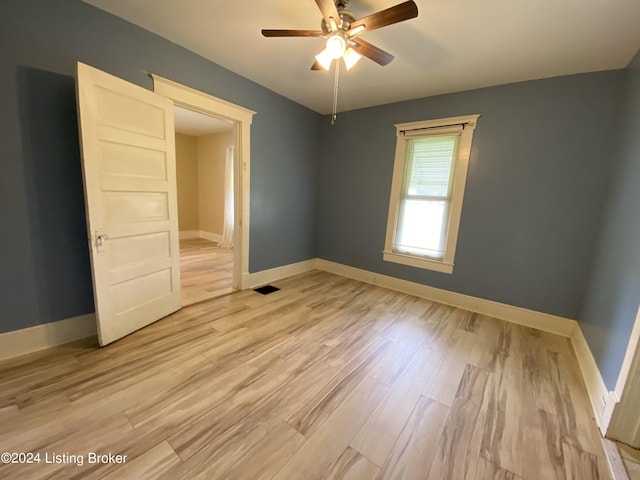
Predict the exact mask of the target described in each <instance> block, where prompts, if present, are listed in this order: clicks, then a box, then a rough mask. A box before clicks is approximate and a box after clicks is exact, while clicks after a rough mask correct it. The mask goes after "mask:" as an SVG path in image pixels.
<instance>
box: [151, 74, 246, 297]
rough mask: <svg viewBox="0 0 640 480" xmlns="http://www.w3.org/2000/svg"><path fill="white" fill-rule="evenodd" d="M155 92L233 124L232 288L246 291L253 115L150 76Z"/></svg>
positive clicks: (169, 81) (198, 92) (230, 104)
mask: <svg viewBox="0 0 640 480" xmlns="http://www.w3.org/2000/svg"><path fill="white" fill-rule="evenodd" d="M151 77H152V78H153V89H154V92H156V93H158V94H160V95H162V96H163V97H166V98H169V99H170V100H172V101H173V102H174V104H175V105H178V106H180V107H184V108H187V109H189V110H192V111H196V112H200V113H204V114H206V115H210V116H214V117H218V118H221V119H225V120H228V121H231V122H233V124H234V126H235V129H234V138H233V140H234V144H233V147H234V158H235V162H234V168H233V184H234V225H235V227H234V233H233V245H234V247H233V275H232V286H233V288H235V289H238V290H243V289H246V288H248V287H249V283H250V281H249V225H250V211H249V205H250V199H249V193H250V192H249V179H250V172H251V162H250V150H251V149H250V145H251V122H252V120H253V115H254V114H255V112H254V111H252V110H249V109H246V108H244V107H240V106H238V105H235V104H233V103H230V102H227V101H225V100H222V99H219V98H216V97H214V96H212V95H209V94H206V93H203V92H200V91H198V90H194V89H192V88H190V87H186V86H184V85H181V84H179V83H176V82H173V81H171V80H168V79H166V78H163V77H160V76H158V75H154V74H152V75H151Z"/></svg>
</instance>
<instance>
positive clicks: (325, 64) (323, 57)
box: [316, 48, 333, 70]
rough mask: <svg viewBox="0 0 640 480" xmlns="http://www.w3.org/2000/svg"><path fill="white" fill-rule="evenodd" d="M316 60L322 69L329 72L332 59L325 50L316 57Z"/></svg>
mask: <svg viewBox="0 0 640 480" xmlns="http://www.w3.org/2000/svg"><path fill="white" fill-rule="evenodd" d="M316 60H317V61H318V63H319V64H320V66H321V67H322V68H324V69H325V70H329V68H331V62H333V57H332V56H331V55H329V53H328V52H327V49H326V48H325V49H324V50H322V51H321V52H320V53H319V54H318V55H316Z"/></svg>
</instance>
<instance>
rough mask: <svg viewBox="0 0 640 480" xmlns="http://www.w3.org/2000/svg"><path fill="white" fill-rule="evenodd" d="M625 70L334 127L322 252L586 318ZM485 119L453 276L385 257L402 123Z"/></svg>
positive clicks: (378, 113) (405, 107) (322, 211)
mask: <svg viewBox="0 0 640 480" xmlns="http://www.w3.org/2000/svg"><path fill="white" fill-rule="evenodd" d="M623 78H624V71H622V70H620V71H609V72H601V73H591V74H584V75H573V76H566V77H560V78H553V79H548V80H538V81H530V82H522V83H516V84H510V85H504V86H498V87H492V88H484V89H480V90H475V91H468V92H463V93H455V94H449V95H442V96H437V97H430V98H424V99H420V100H412V101H407V102H401V103H395V104H390V105H383V106H378V107H373V108H367V109H362V110H357V111H351V112H346V113H343V114H340V115H339V116H338V120H337V124H336V125H335V126H334V127H331V126H325V129H324V137H323V142H322V144H323V150H322V152H321V155H322V156H321V160H320V171H319V186H318V188H319V197H318V198H319V204H318V227H317V231H318V241H317V245H318V256H319V257H321V258H324V259H327V260H331V261H335V262H338V263H342V264H346V265H350V266H353V267H357V268H361V269H364V270H369V271H372V272H377V273H381V274H385V275H390V276H393V277H397V278H401V279H405V280H410V281H413V282H417V283H421V284H425V285H430V286H433V287H437V288H442V289H445V290H449V291H454V292H459V293H463V294H467V295H473V296H476V297H480V298H485V299H489V300H495V301H498V302H503V303H506V304H509V305H516V306H519V307H524V308H528V309H532V310H536V311H540V312H545V313H549V314H554V315H559V316H563V317H568V318H573V319H575V318H577V316H578V313H579V311H580V308H581V304H582V301H583V296H584V293H585V289H586V287H587V279H588V277H589V272H590V268H591V263H592V259H593V256H594V251H595V244H596V239H597V237H598V232H599V230H600V226H601V219H602V214H603V208H604V205H605V199H606V198H607V192H608V188H609V184H610V181H611V178H612V174H611V164H612V163H615V159H614V158H612V151H613V148H614V146H615V141H614V139H613V138H614V134H615V133H616V131H617V129H618V128H619V125H618V107H619V100H620V87H621V85H622V82H623ZM466 114H481V117H480V118H479V120H478V124H477V128H476V130H475V134H474V138H473V145H472V150H471V158H470V165H469V172H468V176H467V187H466V191H465V195H464V204H463V209H462V218H461V222H460V233H459V237H458V246H457V251H456V257H455V268H454V273H453V274H452V275H448V274H444V273H437V272H433V271H428V270H423V269H419V268H415V267H409V266H404V265H399V264H394V263H389V262H383V260H382V250H383V247H384V239H385V232H386V224H387V214H388V207H389V193H390V189H391V177H392V170H393V160H394V149H395V143H396V138H395V133H396V131H395V128H394V124H396V123H403V122H411V121H417V120H427V119H433V118H442V117H450V116H456V115H466Z"/></svg>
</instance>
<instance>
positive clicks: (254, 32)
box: [85, 0, 640, 113]
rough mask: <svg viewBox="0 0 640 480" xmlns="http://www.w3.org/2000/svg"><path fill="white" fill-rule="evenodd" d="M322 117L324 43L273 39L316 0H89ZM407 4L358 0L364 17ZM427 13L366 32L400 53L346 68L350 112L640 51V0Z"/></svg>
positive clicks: (307, 17)
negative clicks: (319, 59)
mask: <svg viewBox="0 0 640 480" xmlns="http://www.w3.org/2000/svg"><path fill="white" fill-rule="evenodd" d="M85 1H86V2H87V3H90V4H92V5H94V6H96V7H98V8H101V9H103V10H106V11H108V12H111V13H113V14H114V15H117V16H119V17H122V18H124V19H126V20H128V21H130V22H132V23H134V24H137V25H139V26H141V27H143V28H145V29H147V30H150V31H152V32H154V33H156V34H158V35H160V36H162V37H165V38H167V39H169V40H171V41H172V42H174V43H177V44H179V45H182V46H184V47H186V48H188V49H189V50H192V51H194V52H196V53H198V54H199V55H202V56H203V57H205V58H208V59H210V60H212V61H213V62H215V63H217V64H219V65H222V66H223V67H226V68H228V69H229V70H232V71H234V72H236V73H238V74H240V75H242V76H244V77H247V78H249V79H251V80H253V81H255V82H256V83H259V84H261V85H263V86H265V87H267V88H269V89H271V90H273V91H275V92H277V93H279V94H281V95H283V96H285V97H288V98H290V99H292V100H294V101H296V102H298V103H300V104H302V105H305V106H307V107H309V108H311V109H313V110H315V111H317V112H320V113H329V112H330V111H331V105H332V94H333V72H331V73H329V72H325V71H322V72H312V71H310V70H309V68H310V66H311V64H312V63H313V60H314V56H315V55H316V54H317V53H319V52H320V51H321V50H322V49H323V47H324V45H323V40H322V39H320V38H264V37H263V36H262V35H261V33H260V30H261V29H262V28H282V29H314V30H316V29H319V28H320V21H321V18H322V17H321V14H320V12H319V10H318V8H317V6H316V4H315V2H314V0H295V1H294V0H241V1H233V0H181V1H176V0H154V1H140V0H85ZM398 3H401V0H351V2H350V4H349V10H350V11H351V12H353V13H354V14H355V16H356V18H360V17H363V16H366V15H369V14H371V13H374V12H376V11H379V10H382V9H385V8H388V7H390V6H393V5H396V4H398ZM416 3H417V4H418V10H419V16H418V18H415V19H412V20H408V21H406V22H403V23H399V24H396V25H391V26H387V27H384V28H381V29H379V30H375V31H372V32H365V33H364V34H363V35H362V38H363V39H365V40H367V41H369V42H371V43H373V44H375V45H376V46H378V47H380V48H382V49H383V50H386V51H388V52H389V53H391V54H393V55H395V57H396V59H395V60H394V61H393V62H391V63H390V64H389V65H387V66H386V67H381V66H379V65H377V64H375V63H373V62H372V61H370V60H368V59H362V60H361V61H360V62H359V63H358V64H357V65H356V66H355V67H354V68H353V70H351V71H349V72H346V73H345V72H344V69H343V70H342V72H341V76H340V90H339V92H340V94H339V102H338V109H339V110H341V111H344V110H352V109H355V108H361V107H367V106H373V105H379V104H384V103H391V102H396V101H400V100H408V99H412V98H420V97H425V96H430V95H436V94H441V93H448V92H456V91H462V90H470V89H474V88H479V87H485V86H491V85H500V84H505V83H512V82H517V81H522V80H531V79H538V78H547V77H554V76H560V75H568V74H573V73H583V72H591V71H599V70H610V69H616V68H624V67H625V66H627V64H628V63H629V61H630V60H631V58H632V57H633V55H634V54H635V53H636V51H637V50H638V48H640V0H520V1H514V0H483V1H478V0H416Z"/></svg>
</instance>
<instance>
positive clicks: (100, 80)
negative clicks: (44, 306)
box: [77, 63, 180, 345]
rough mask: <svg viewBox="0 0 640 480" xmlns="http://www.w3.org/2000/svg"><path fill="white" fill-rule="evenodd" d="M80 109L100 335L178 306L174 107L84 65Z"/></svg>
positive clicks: (110, 336)
mask: <svg viewBox="0 0 640 480" xmlns="http://www.w3.org/2000/svg"><path fill="white" fill-rule="evenodd" d="M77 82H78V83H77V87H78V110H79V119H80V122H79V123H80V136H81V141H82V153H83V155H82V157H83V174H84V183H85V202H86V212H87V228H88V232H89V250H90V254H91V267H92V273H93V285H94V297H95V306H96V318H97V322H98V338H99V340H100V344H101V345H106V344H108V343H111V342H113V341H114V340H117V339H118V338H121V337H122V336H124V335H127V334H129V333H131V332H133V331H135V330H137V329H139V328H142V327H144V326H145V325H148V324H150V323H152V322H154V321H156V320H158V319H160V318H162V317H164V316H166V315H169V314H170V313H173V312H175V311H176V310H178V309H179V308H180V270H179V261H180V258H179V244H178V221H177V220H178V215H177V198H176V182H175V145H174V141H175V137H174V128H173V104H172V102H171V101H170V100H168V99H166V98H164V97H161V96H159V95H157V94H155V93H153V92H150V91H148V90H145V89H143V88H141V87H138V86H136V85H132V84H130V83H128V82H125V81H124V80H121V79H119V78H116V77H113V76H112V75H109V74H107V73H105V72H102V71H100V70H97V69H95V68H92V67H89V66H87V65H84V64H82V63H78V77H77Z"/></svg>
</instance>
